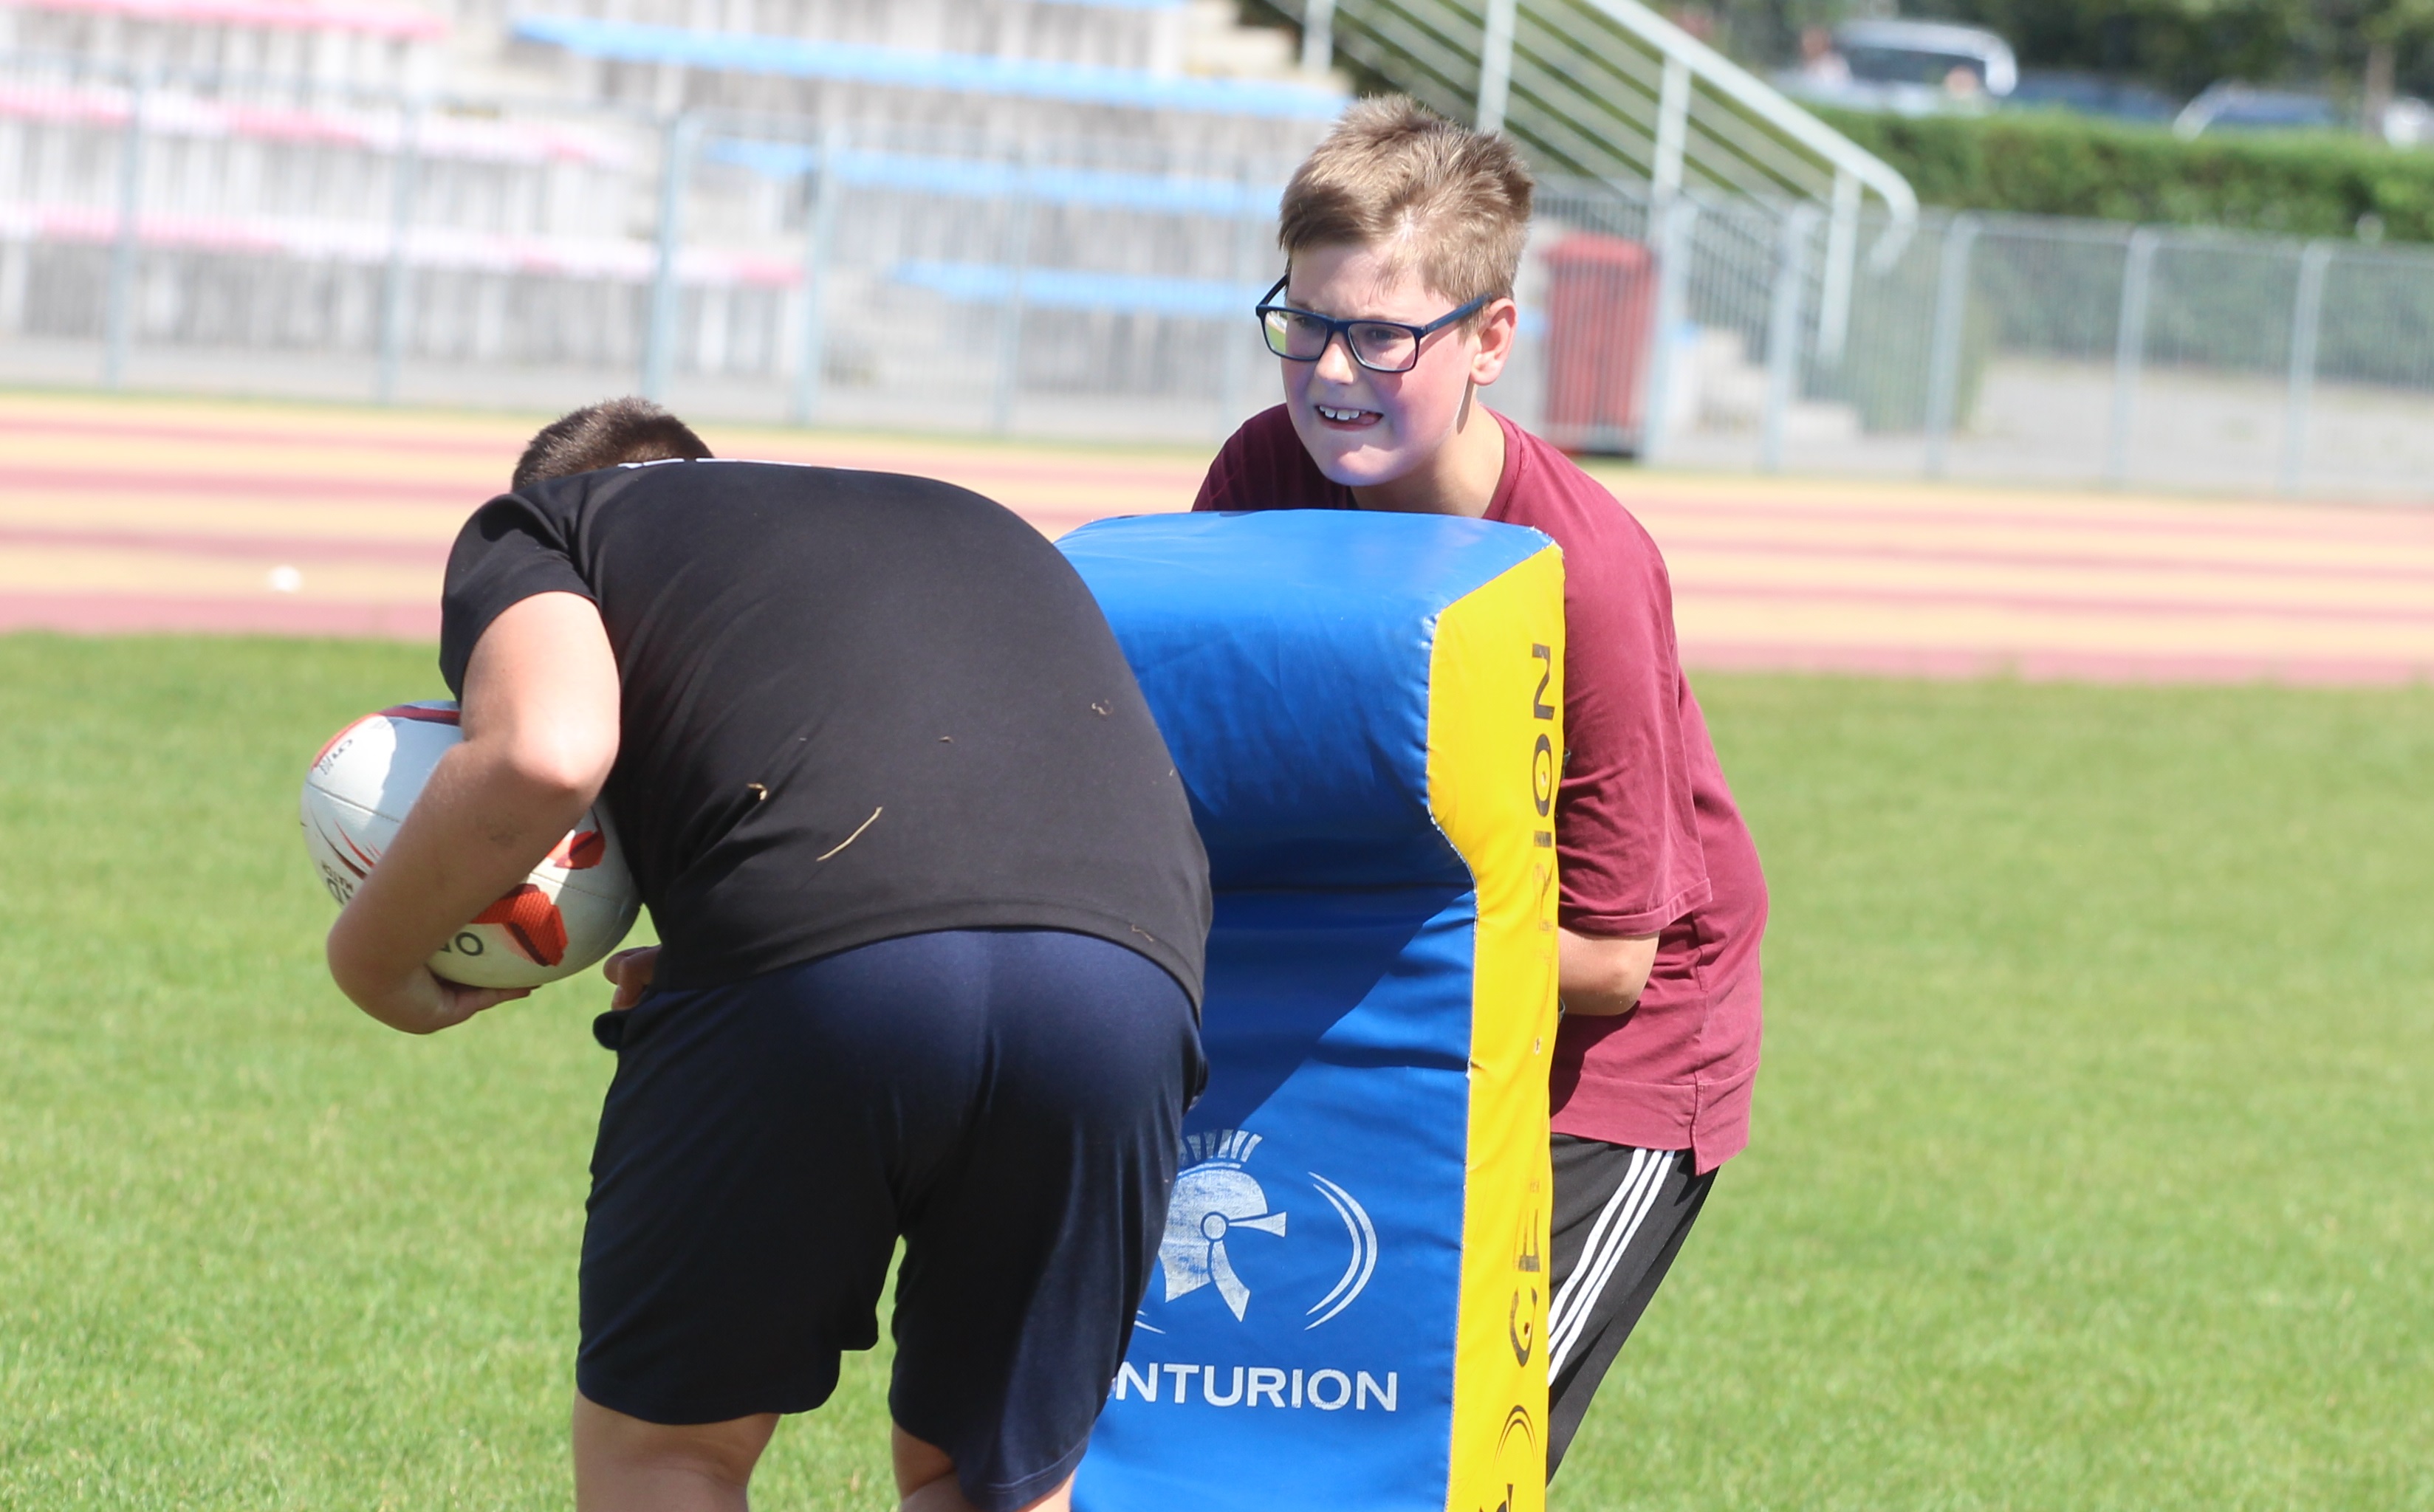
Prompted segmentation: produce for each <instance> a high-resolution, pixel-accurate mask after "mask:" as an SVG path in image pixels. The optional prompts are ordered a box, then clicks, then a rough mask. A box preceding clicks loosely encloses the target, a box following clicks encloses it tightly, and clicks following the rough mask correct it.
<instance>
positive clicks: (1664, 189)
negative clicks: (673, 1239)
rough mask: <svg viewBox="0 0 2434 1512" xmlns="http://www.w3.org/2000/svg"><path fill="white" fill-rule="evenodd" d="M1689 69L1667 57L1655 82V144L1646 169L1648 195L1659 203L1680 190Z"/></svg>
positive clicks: (1686, 131) (1685, 146) (1687, 138)
mask: <svg viewBox="0 0 2434 1512" xmlns="http://www.w3.org/2000/svg"><path fill="white" fill-rule="evenodd" d="M1690 83H1691V80H1690V65H1689V64H1688V63H1686V62H1684V61H1683V60H1682V59H1679V58H1676V57H1673V56H1671V55H1670V54H1669V55H1668V56H1667V57H1666V59H1665V69H1664V72H1663V73H1662V74H1661V75H1659V76H1658V78H1657V82H1656V141H1655V144H1654V151H1653V153H1652V156H1653V158H1654V161H1652V162H1651V163H1650V164H1649V165H1648V182H1649V188H1650V191H1651V192H1652V193H1653V194H1654V195H1655V196H1656V199H1657V201H1658V202H1659V203H1662V202H1663V201H1665V200H1666V199H1668V198H1670V197H1671V195H1673V193H1674V192H1675V191H1676V190H1679V189H1680V188H1681V187H1682V159H1683V155H1684V154H1685V153H1686V152H1688V149H1689V144H1690Z"/></svg>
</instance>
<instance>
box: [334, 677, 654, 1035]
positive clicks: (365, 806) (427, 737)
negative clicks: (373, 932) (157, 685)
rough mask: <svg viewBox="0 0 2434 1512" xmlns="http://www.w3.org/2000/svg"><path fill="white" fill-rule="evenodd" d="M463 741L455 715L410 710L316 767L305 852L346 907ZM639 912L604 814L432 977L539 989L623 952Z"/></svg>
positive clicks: (363, 730) (477, 924)
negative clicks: (434, 775)
mask: <svg viewBox="0 0 2434 1512" xmlns="http://www.w3.org/2000/svg"><path fill="white" fill-rule="evenodd" d="M462 739H464V736H463V735H462V734H461V733H460V732H459V731H458V729H457V728H456V705H454V704H445V703H432V704H401V705H397V706H396V707H394V708H385V709H383V710H381V711H380V712H379V713H377V714H367V715H365V716H364V717H363V718H362V719H359V720H357V721H355V722H353V723H352V724H350V725H348V726H347V727H346V728H345V729H343V730H340V731H339V732H338V733H337V734H335V735H334V736H332V737H331V738H330V743H329V744H327V745H325V746H323V747H322V748H321V754H320V755H319V756H316V757H314V758H313V767H312V770H311V771H309V772H307V773H305V774H304V797H303V802H302V805H301V815H302V819H303V822H304V845H305V848H306V849H307V850H308V851H310V852H311V853H312V856H313V869H314V870H315V871H317V872H318V873H319V874H320V875H321V883H322V885H323V886H324V887H327V888H328V889H329V890H330V896H332V897H333V898H335V899H336V900H337V901H338V902H339V904H340V905H341V906H343V905H344V904H345V903H346V901H347V900H348V899H349V898H351V897H353V896H354V895H355V889H356V888H357V887H359V886H361V885H362V883H363V880H364V878H365V877H367V876H369V875H371V869H372V868H373V867H374V866H376V865H378V864H379V863H380V858H381V853H382V852H383V851H384V850H386V848H387V847H388V843H389V841H390V840H391V839H392V838H394V837H395V836H396V834H397V827H398V825H399V824H403V823H404V821H405V815H406V810H408V809H410V808H412V807H414V800H415V798H416V797H417V796H418V795H420V793H421V791H422V785H423V784H424V783H426V782H428V781H430V780H431V772H432V769H433V768H435V767H437V765H439V758H440V757H441V756H446V755H447V754H448V751H449V748H450V747H452V746H454V745H456V744H457V743H458V742H460V741H461V740H462ZM642 908H643V899H642V895H641V894H640V893H638V892H635V890H634V878H633V875H632V874H631V873H629V872H627V871H626V857H625V853H624V852H623V851H622V850H620V849H619V848H618V845H617V832H616V831H615V830H614V829H613V828H611V827H610V826H609V816H608V815H607V814H606V813H605V812H603V811H602V810H601V809H600V808H598V807H593V808H592V809H591V812H589V813H587V814H585V815H584V816H583V819H582V822H581V823H579V824H576V825H575V826H574V828H573V829H571V830H568V831H567V832H566V838H565V839H563V840H561V841H558V842H557V848H556V849H554V850H552V851H551V852H550V853H549V857H548V858H547V859H546V860H544V861H542V862H541V863H540V865H539V866H537V867H535V868H533V871H532V874H531V875H529V876H527V877H525V878H524V880H523V882H522V883H521V884H519V885H518V886H517V887H516V888H515V890H514V891H512V892H509V893H507V895H506V896H505V897H503V898H501V899H499V901H497V902H496V903H493V904H491V905H490V906H489V908H487V909H483V910H482V911H481V912H480V913H478V914H476V915H474V916H473V918H472V919H471V920H470V921H468V922H467V923H466V925H465V926H464V927H463V928H462V929H459V930H457V931H456V934H455V936H454V938H453V939H451V940H450V941H449V943H447V944H446V945H444V946H442V947H441V948H440V951H439V953H438V954H437V955H436V956H433V957H432V958H431V969H432V971H433V972H434V973H436V974H437V975H438V976H441V977H447V978H448V979H449V980H450V981H453V982H461V983H463V984H464V985H466V986H468V987H539V986H540V984H541V983H543V982H554V981H557V979H558V978H560V977H572V976H574V974H575V973H576V972H579V971H581V970H583V969H584V968H585V967H587V966H589V965H591V963H592V962H594V961H596V960H600V959H601V958H602V957H604V956H606V955H608V954H609V951H611V950H614V949H615V948H617V942H619V941H620V940H623V939H625V938H626V930H628V929H631V928H632V927H633V926H634V916H635V915H636V914H637V913H639V912H641V911H642Z"/></svg>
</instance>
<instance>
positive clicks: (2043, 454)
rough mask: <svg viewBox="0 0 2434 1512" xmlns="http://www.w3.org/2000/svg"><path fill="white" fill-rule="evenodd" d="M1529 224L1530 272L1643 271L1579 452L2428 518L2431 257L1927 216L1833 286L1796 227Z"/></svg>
mask: <svg viewBox="0 0 2434 1512" xmlns="http://www.w3.org/2000/svg"><path fill="white" fill-rule="evenodd" d="M1540 218H1541V221H1542V225H1541V226H1540V227H1539V229H1538V233H1537V237H1538V245H1539V246H1550V243H1551V247H1550V250H1549V251H1548V252H1547V253H1546V254H1545V255H1543V256H1542V257H1541V258H1540V261H1541V262H1542V263H1543V262H1545V261H1547V259H1548V258H1549V257H1551V258H1553V259H1554V260H1555V262H1556V263H1557V264H1558V265H1559V266H1560V264H1561V263H1562V261H1563V259H1564V258H1565V256H1566V253H1565V250H1564V249H1565V247H1566V246H1567V245H1570V246H1581V245H1583V244H1584V243H1590V244H1593V245H1594V244H1596V243H1599V242H1602V241H1603V239H1606V238H1611V239H1613V240H1614V241H1615V242H1617V243H1629V244H1632V245H1637V246H1647V247H1649V248H1650V249H1651V251H1652V253H1653V255H1652V256H1651V257H1650V258H1649V259H1648V260H1647V266H1646V268H1645V270H1644V271H1637V272H1635V273H1632V274H1629V275H1623V276H1620V277H1619V278H1614V277H1611V276H1610V281H1613V282H1614V283H1615V284H1616V287H1615V288H1614V289H1613V290H1612V291H1610V292H1608V293H1607V294H1605V296H1604V302H1605V303H1606V304H1608V305H1610V306H1614V307H1617V308H1620V306H1622V305H1623V304H1626V303H1630V302H1632V301H1633V300H1635V299H1637V301H1639V302H1640V303H1643V304H1645V305H1646V306H1647V307H1648V310H1649V314H1647V316H1646V320H1647V329H1648V330H1649V331H1651V332H1652V334H1651V336H1650V338H1649V339H1648V341H1647V343H1646V346H1647V348H1648V354H1647V359H1646V361H1645V362H1644V364H1643V365H1642V367H1641V370H1640V377H1639V384H1640V388H1639V390H1638V391H1637V393H1635V394H1633V395H1631V396H1629V397H1628V399H1623V398H1620V397H1618V396H1610V397H1609V399H1608V401H1607V403H1606V410H1605V413H1603V414H1602V415H1601V416H1599V418H1600V421H1601V426H1602V428H1601V427H1586V428H1585V427H1583V426H1581V425H1580V424H1579V423H1577V422H1578V416H1574V415H1572V414H1571V413H1569V412H1568V411H1563V410H1562V409H1561V407H1560V406H1559V407H1558V411H1557V412H1556V413H1551V414H1549V415H1547V416H1545V419H1546V421H1547V423H1548V424H1549V426H1550V428H1551V430H1552V431H1553V433H1556V434H1557V435H1559V436H1563V437H1564V438H1565V439H1567V440H1568V441H1569V442H1570V443H1571V444H1575V445H1582V444H1588V445H1596V444H1598V442H1599V441H1600V439H1601V438H1602V437H1603V438H1606V439H1614V440H1619V442H1620V445H1621V446H1623V447H1627V448H1629V449H1630V450H1637V451H1639V452H1642V453H1643V454H1646V455H1649V456H1652V457H1654V458H1657V459H1660V460H1663V461H1666V462H1670V463H1675V464H1682V465H1689V466H1699V467H1722V468H1757V469H1784V468H1789V469H1793V470H1798V471H1803V472H1811V473H1819V472H1823V473H1847V474H1855V475H1878V476H1901V475H1911V476H1927V477H1952V478H1963V479H1974V480H1985V481H1991V482H2002V483H2033V484H2069V485H2085V484H2105V485H2113V486H2144V487H2163V488H2176V489H2200V490H2206V491H2215V492H2234V493H2257V492H2268V491H2271V492H2276V493H2280V494H2284V495H2291V496H2302V495H2310V494H2316V495H2324V496H2328V497H2346V498H2357V497H2366V498H2388V499H2394V500H2406V501H2426V500H2428V499H2434V251H2429V250H2426V249H2419V248H2406V249H2403V248H2383V247H2375V246H2365V245H2362V244H2358V243H2353V242H2340V243H2335V242H2322V241H2320V242H2301V241H2295V240H2286V239H2276V238H2271V237H2261V236H2248V235H2235V234H2231V233H2225V232H2214V231H2207V230H2202V229H2166V228H2158V227H2134V226H2128V225H2123V224H2118V223H2113V222H2100V221H2073V220H2058V219H2048V218H2040V217H2031V216H2012V215H1973V214H1957V215H1956V214H1935V213H1930V214H1928V215H1927V216H1925V217H1923V219H1922V222H1921V224H1920V225H1919V226H1918V228H1917V229H1914V230H1912V231H1911V232H1909V233H1908V234H1906V235H1905V234H1901V233H1898V232H1896V231H1895V230H1894V229H1893V228H1891V227H1889V226H1886V225H1883V224H1881V223H1879V224H1875V225H1869V226H1866V227H1864V228H1863V229H1862V236H1861V241H1862V245H1863V246H1865V247H1866V248H1867V250H1866V251H1865V252H1864V253H1863V255H1862V256H1861V257H1860V259H1859V260H1858V261H1857V265H1856V267H1855V271H1854V273H1853V276H1852V278H1851V280H1850V282H1849V284H1848V286H1847V287H1846V288H1843V289H1837V288H1834V287H1832V286H1831V284H1830V281H1829V280H1828V279H1827V278H1826V269H1825V264H1824V261H1823V258H1822V255H1821V254H1822V249H1823V246H1824V241H1825V236H1826V229H1825V228H1824V226H1823V223H1822V219H1821V217H1819V216H1818V215H1817V214H1816V213H1815V212H1812V211H1809V210H1808V209H1807V208H1805V207H1796V206H1795V207H1771V206H1766V205H1760V204H1756V203H1752V202H1749V201H1726V202H1715V201H1700V200H1694V199H1691V198H1688V197H1677V198H1675V199H1673V200H1672V201H1671V202H1670V203H1668V204H1666V205H1664V206H1662V207H1652V206H1650V205H1649V204H1648V203H1646V202H1645V200H1643V199H1635V198H1634V197H1632V196H1630V195H1623V194H1618V193H1616V192H1615V191H1613V190H1612V189H1610V188H1607V187H1605V186H1592V187H1583V186H1554V188H1553V192H1551V193H1550V194H1548V195H1545V196H1544V197H1543V198H1542V199H1541V202H1540ZM1669 270H1670V272H1669ZM1632 278H1637V279H1639V280H1642V281H1643V282H1644V285H1645V288H1644V292H1641V291H1640V290H1638V289H1629V288H1625V287H1623V285H1625V284H1627V283H1628V282H1629V280H1630V279H1632ZM1658 332H1661V333H1662V336H1661V339H1660V338H1659V336H1658V335H1657V334H1655V333H1658ZM1550 358H1551V361H1552V362H1553V363H1554V364H1555V365H1557V366H1559V367H1560V365H1561V364H1562V360H1563V354H1562V353H1561V352H1560V351H1558V352H1554V353H1551V354H1550ZM1568 422H1569V423H1568ZM1591 431H1598V432H1599V433H1598V434H1590V433H1589V432H1591Z"/></svg>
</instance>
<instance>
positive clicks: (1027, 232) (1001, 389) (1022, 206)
mask: <svg viewBox="0 0 2434 1512" xmlns="http://www.w3.org/2000/svg"><path fill="white" fill-rule="evenodd" d="M1014 185H1015V187H1014V193H1013V195H1011V196H1010V198H1009V199H1008V202H1007V205H1006V215H1007V221H1008V224H1007V228H1006V240H1007V241H1008V242H1010V243H1011V244H1012V248H1011V251H1012V255H1011V256H1010V257H1009V258H1008V260H1007V261H1008V262H1010V263H1012V264H1013V268H1012V271H1013V280H1012V282H1011V284H1010V286H1009V287H1008V288H1007V289H1006V291H1005V302H1004V303H1003V304H1002V305H1000V306H998V314H997V382H996V386H995V388H994V391H993V392H991V394H990V395H989V429H990V430H991V431H993V432H995V433H998V434H999V435H1003V434H1005V433H1006V432H1007V431H1008V430H1010V429H1011V428H1012V427H1013V425H1014V396H1015V390H1016V389H1017V388H1019V387H1020V386H1021V383H1022V313H1023V276H1024V272H1025V270H1026V269H1027V268H1028V267H1029V266H1030V263H1031V161H1030V160H1029V158H1027V157H1026V158H1025V159H1024V160H1023V161H1020V162H1018V163H1016V164H1015V165H1014Z"/></svg>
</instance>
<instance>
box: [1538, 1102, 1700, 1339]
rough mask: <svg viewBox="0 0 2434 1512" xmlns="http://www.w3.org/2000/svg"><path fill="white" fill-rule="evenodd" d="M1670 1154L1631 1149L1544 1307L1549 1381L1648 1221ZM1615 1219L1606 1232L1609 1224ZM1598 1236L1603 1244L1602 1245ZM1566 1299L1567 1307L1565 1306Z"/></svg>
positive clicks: (1670, 1159) (1662, 1184)
mask: <svg viewBox="0 0 2434 1512" xmlns="http://www.w3.org/2000/svg"><path fill="white" fill-rule="evenodd" d="M1673 1154H1674V1152H1673V1151H1671V1150H1666V1149H1635V1150H1633V1151H1632V1152H1631V1168H1630V1169H1629V1170H1627V1171H1625V1172H1624V1173H1623V1178H1622V1181H1620V1182H1619V1183H1618V1184H1617V1185H1616V1187H1615V1192H1614V1196H1613V1197H1611V1198H1607V1199H1606V1205H1605V1209H1604V1211H1603V1212H1601V1213H1600V1214H1599V1215H1598V1221H1597V1223H1596V1225H1595V1226H1594V1227H1592V1228H1591V1229H1590V1230H1589V1240H1588V1243H1587V1244H1586V1245H1584V1246H1583V1247H1582V1249H1581V1263H1580V1265H1578V1266H1575V1267H1574V1268H1573V1270H1572V1274H1571V1277H1570V1279H1569V1280H1568V1282H1567V1283H1565V1286H1564V1289H1563V1290H1562V1291H1560V1292H1558V1293H1556V1295H1555V1300H1554V1303H1553V1305H1552V1306H1551V1307H1550V1308H1549V1309H1548V1312H1549V1320H1548V1331H1547V1332H1548V1351H1547V1375H1548V1378H1549V1379H1550V1380H1552V1379H1553V1378H1554V1376H1555V1374H1556V1372H1558V1371H1560V1370H1561V1369H1563V1368H1564V1360H1565V1358H1566V1357H1567V1356H1568V1355H1569V1354H1570V1353H1571V1352H1572V1346H1573V1345H1575V1344H1577V1343H1579V1342H1580V1336H1581V1330H1582V1329H1583V1328H1584V1327H1586V1325H1587V1323H1588V1319H1589V1316H1590V1314H1591V1313H1593V1312H1594V1311H1595V1310H1596V1305H1597V1300H1598V1296H1599V1294H1600V1293H1602V1292H1603V1291H1604V1290H1605V1286H1606V1283H1607V1282H1609V1281H1611V1280H1613V1279H1614V1270H1615V1267H1616V1266H1619V1265H1620V1264H1622V1256H1623V1251H1625V1250H1626V1249H1630V1248H1631V1241H1632V1240H1633V1239H1634V1238H1636V1237H1637V1235H1638V1233H1639V1226H1640V1224H1642V1223H1643V1222H1645V1221H1646V1220H1647V1218H1648V1214H1649V1210H1650V1209H1652V1208H1654V1206H1655V1205H1656V1194H1657V1193H1658V1192H1659V1191H1661V1190H1662V1189H1663V1188H1664V1185H1665V1170H1666V1167H1667V1165H1668V1164H1671V1161H1672V1158H1673ZM1618 1216H1620V1223H1615V1224H1613V1225H1612V1232H1604V1231H1606V1230H1607V1229H1608V1227H1609V1220H1612V1219H1615V1218H1617V1217H1618ZM1602 1235H1603V1243H1601V1242H1600V1240H1601V1236H1602ZM1567 1301H1568V1302H1569V1304H1570V1305H1569V1306H1568V1307H1567V1306H1566V1303H1567Z"/></svg>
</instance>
